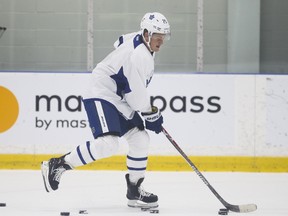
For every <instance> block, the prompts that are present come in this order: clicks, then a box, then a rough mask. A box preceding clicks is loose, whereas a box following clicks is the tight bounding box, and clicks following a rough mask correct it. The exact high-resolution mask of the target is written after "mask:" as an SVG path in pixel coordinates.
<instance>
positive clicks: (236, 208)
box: [225, 204, 257, 213]
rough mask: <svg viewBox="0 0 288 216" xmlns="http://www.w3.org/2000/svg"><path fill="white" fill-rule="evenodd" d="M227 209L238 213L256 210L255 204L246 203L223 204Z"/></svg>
mask: <svg viewBox="0 0 288 216" xmlns="http://www.w3.org/2000/svg"><path fill="white" fill-rule="evenodd" d="M225 207H226V208H227V209H228V210H230V211H233V212H239V213H248V212H253V211H256V210H257V205H255V204H246V205H227V206H225Z"/></svg>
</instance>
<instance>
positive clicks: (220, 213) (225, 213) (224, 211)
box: [218, 209, 229, 215]
mask: <svg viewBox="0 0 288 216" xmlns="http://www.w3.org/2000/svg"><path fill="white" fill-rule="evenodd" d="M228 212H229V210H228V209H219V211H218V214H219V215H228Z"/></svg>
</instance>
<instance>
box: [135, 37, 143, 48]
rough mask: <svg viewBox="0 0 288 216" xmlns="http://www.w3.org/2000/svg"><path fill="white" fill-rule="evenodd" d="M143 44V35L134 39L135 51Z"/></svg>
mask: <svg viewBox="0 0 288 216" xmlns="http://www.w3.org/2000/svg"><path fill="white" fill-rule="evenodd" d="M142 43H143V39H142V35H140V34H138V35H136V36H135V37H134V39H133V44H134V49H136V47H137V46H139V45H140V44H142Z"/></svg>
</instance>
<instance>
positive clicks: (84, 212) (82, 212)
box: [79, 210, 88, 214]
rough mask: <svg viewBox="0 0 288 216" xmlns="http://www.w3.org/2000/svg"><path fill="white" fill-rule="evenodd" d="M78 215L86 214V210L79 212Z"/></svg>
mask: <svg viewBox="0 0 288 216" xmlns="http://www.w3.org/2000/svg"><path fill="white" fill-rule="evenodd" d="M79 214H88V211H87V210H79Z"/></svg>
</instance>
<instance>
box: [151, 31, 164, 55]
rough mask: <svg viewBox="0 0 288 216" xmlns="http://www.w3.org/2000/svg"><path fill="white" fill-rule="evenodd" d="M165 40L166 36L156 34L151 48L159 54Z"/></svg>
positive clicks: (152, 38) (153, 36)
mask: <svg viewBox="0 0 288 216" xmlns="http://www.w3.org/2000/svg"><path fill="white" fill-rule="evenodd" d="M164 39H165V34H159V33H154V34H153V35H152V37H151V39H150V48H151V50H152V51H154V52H158V51H159V50H160V47H161V45H162V44H163V42H164Z"/></svg>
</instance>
